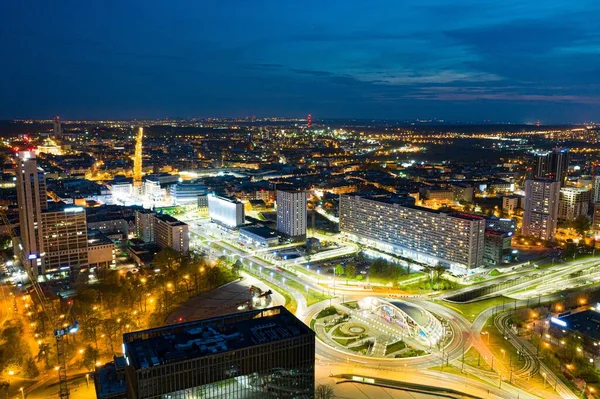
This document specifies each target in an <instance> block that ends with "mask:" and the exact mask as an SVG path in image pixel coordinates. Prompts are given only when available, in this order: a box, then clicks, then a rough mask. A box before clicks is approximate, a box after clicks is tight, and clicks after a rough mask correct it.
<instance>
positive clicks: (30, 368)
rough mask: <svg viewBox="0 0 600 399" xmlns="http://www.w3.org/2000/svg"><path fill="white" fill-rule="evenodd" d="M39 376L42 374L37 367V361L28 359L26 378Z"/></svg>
mask: <svg viewBox="0 0 600 399" xmlns="http://www.w3.org/2000/svg"><path fill="white" fill-rule="evenodd" d="M38 375H40V372H39V370H38V368H37V366H36V365H35V361H34V360H33V359H32V358H31V357H28V358H27V360H26V361H25V376H26V377H27V378H35V377H37V376H38Z"/></svg>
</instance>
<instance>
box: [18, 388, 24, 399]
mask: <svg viewBox="0 0 600 399" xmlns="http://www.w3.org/2000/svg"><path fill="white" fill-rule="evenodd" d="M19 391H21V396H22V397H23V399H25V390H24V389H23V387H21V388H19Z"/></svg>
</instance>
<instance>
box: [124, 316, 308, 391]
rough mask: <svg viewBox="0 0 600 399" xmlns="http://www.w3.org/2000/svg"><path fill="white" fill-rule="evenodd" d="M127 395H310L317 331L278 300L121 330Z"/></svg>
mask: <svg viewBox="0 0 600 399" xmlns="http://www.w3.org/2000/svg"><path fill="white" fill-rule="evenodd" d="M123 352H124V354H125V361H126V366H125V380H126V390H127V397H128V398H131V399H133V398H135V399H138V398H139V399H141V398H152V399H158V398H160V399H162V398H170V399H196V398H223V399H225V398H231V399H234V398H239V399H242V398H298V399H300V398H312V397H313V396H314V374H315V373H314V361H315V336H314V332H313V331H312V330H311V329H309V328H308V327H307V326H306V325H304V324H303V323H302V322H301V321H299V320H298V319H297V318H296V317H294V315H293V314H291V313H290V312H289V311H288V310H287V309H285V308H284V307H283V306H278V307H274V308H270V309H263V310H254V311H250V312H244V313H236V314H232V315H228V316H222V317H216V318H212V319H206V320H198V321H192V322H188V323H182V324H176V325H171V326H165V327H161V328H154V329H151V330H145V331H138V332H133V333H128V334H124V335H123Z"/></svg>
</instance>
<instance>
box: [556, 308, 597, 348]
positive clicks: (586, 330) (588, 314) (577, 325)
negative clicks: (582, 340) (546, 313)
mask: <svg viewBox="0 0 600 399" xmlns="http://www.w3.org/2000/svg"><path fill="white" fill-rule="evenodd" d="M560 320H562V321H564V322H565V323H567V328H568V329H570V330H574V331H578V332H579V333H581V334H582V335H585V336H587V337H589V338H592V339H594V340H596V341H600V313H599V312H598V311H596V310H590V309H588V310H584V311H581V312H577V313H572V314H569V315H566V316H563V317H560Z"/></svg>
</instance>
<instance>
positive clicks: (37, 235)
mask: <svg viewBox="0 0 600 399" xmlns="http://www.w3.org/2000/svg"><path fill="white" fill-rule="evenodd" d="M16 174H17V203H18V205H19V227H20V230H21V250H20V251H19V252H20V253H21V258H22V259H21V260H22V262H23V265H24V266H25V267H27V268H28V269H29V270H32V272H33V273H34V274H42V273H43V268H42V260H41V259H40V253H42V252H44V251H43V246H42V245H43V244H42V230H41V220H42V212H43V211H45V210H46V209H48V201H47V195H46V177H45V176H44V171H43V170H42V169H41V168H38V165H37V160H36V157H35V154H34V153H33V152H28V151H22V152H19V154H18V157H17V169H16Z"/></svg>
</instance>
